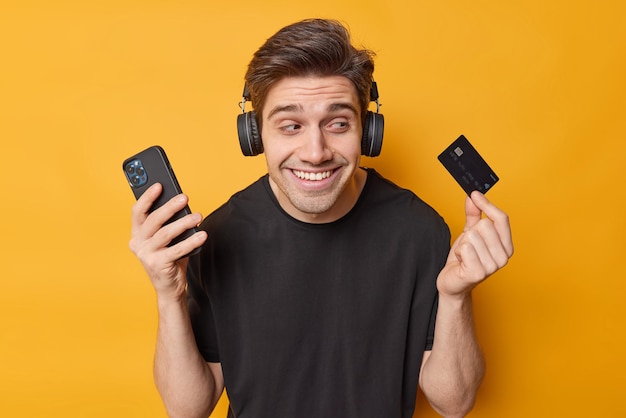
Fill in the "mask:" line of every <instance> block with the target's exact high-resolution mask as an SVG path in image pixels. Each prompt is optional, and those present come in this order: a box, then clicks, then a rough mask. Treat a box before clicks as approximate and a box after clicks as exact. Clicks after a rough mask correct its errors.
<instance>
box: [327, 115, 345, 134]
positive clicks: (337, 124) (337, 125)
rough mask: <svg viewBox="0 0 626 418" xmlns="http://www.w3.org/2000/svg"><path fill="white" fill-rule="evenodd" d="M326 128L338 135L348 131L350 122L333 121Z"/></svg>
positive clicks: (342, 120)
mask: <svg viewBox="0 0 626 418" xmlns="http://www.w3.org/2000/svg"><path fill="white" fill-rule="evenodd" d="M327 126H328V129H329V130H330V131H332V132H337V133H340V132H345V131H347V130H349V129H350V122H349V121H348V120H347V119H343V118H341V119H333V120H332V121H331V122H330V123H329V124H328V125H327Z"/></svg>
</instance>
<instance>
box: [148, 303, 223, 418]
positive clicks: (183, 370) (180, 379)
mask: <svg viewBox="0 0 626 418" xmlns="http://www.w3.org/2000/svg"><path fill="white" fill-rule="evenodd" d="M158 308H159V328H158V335H157V345H156V352H155V362H154V377H155V383H156V386H157V388H158V390H159V393H160V394H161V397H162V399H163V402H164V404H165V407H166V409H167V411H168V415H169V416H171V417H207V416H208V415H209V414H210V412H211V411H212V409H213V408H214V407H215V404H216V403H217V401H218V399H219V397H220V395H221V392H222V389H223V382H222V381H221V372H220V373H217V376H216V375H215V371H216V370H211V368H210V367H209V365H208V364H207V363H206V362H205V360H204V359H203V358H202V356H201V355H200V353H199V351H198V348H197V346H196V342H195V338H194V335H193V331H192V328H191V322H190V320H189V314H188V311H187V305H186V301H185V300H184V298H183V299H182V300H180V301H163V300H159V301H158ZM217 367H218V368H219V365H217Z"/></svg>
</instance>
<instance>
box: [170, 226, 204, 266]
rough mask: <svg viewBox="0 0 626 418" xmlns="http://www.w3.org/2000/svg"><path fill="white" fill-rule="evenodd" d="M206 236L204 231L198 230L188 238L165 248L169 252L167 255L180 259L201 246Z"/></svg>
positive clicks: (173, 258)
mask: <svg viewBox="0 0 626 418" xmlns="http://www.w3.org/2000/svg"><path fill="white" fill-rule="evenodd" d="M207 238H208V234H207V233H206V231H198V232H196V233H195V234H193V235H192V236H190V237H189V238H187V239H184V240H183V241H181V242H179V243H177V244H176V245H172V246H171V247H169V248H168V250H167V251H168V252H169V255H168V256H169V257H171V259H172V260H180V259H181V258H183V257H185V258H186V256H187V255H189V253H191V252H192V251H193V250H195V249H196V248H198V247H201V246H202V244H204V243H205V241H206V240H207Z"/></svg>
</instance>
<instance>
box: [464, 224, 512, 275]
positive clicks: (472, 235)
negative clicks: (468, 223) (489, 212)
mask: <svg viewBox="0 0 626 418" xmlns="http://www.w3.org/2000/svg"><path fill="white" fill-rule="evenodd" d="M464 240H465V241H466V242H468V243H469V244H470V245H471V246H472V247H473V249H474V251H475V252H476V254H477V256H478V258H479V260H480V263H481V264H482V266H483V269H484V271H485V273H486V274H487V275H490V274H493V273H495V272H496V271H497V270H498V269H500V268H502V267H504V266H505V265H506V264H507V263H508V261H509V257H508V255H507V254H506V250H505V248H504V246H503V244H502V242H501V241H500V236H499V235H498V233H497V231H496V230H495V228H494V226H493V224H492V223H491V221H489V220H488V219H483V220H482V221H481V222H480V223H479V224H477V225H476V226H475V227H474V228H472V229H471V230H470V231H468V232H467V233H465V234H464Z"/></svg>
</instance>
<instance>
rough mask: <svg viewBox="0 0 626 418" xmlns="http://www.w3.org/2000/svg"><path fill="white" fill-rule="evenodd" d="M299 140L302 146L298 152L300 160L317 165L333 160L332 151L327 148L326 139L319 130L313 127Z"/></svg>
mask: <svg viewBox="0 0 626 418" xmlns="http://www.w3.org/2000/svg"><path fill="white" fill-rule="evenodd" d="M301 139H302V144H301V146H300V147H299V150H298V157H299V158H300V160H302V161H306V162H308V163H311V164H315V165H317V164H321V163H323V162H326V161H329V160H332V159H333V150H332V149H331V148H330V147H329V146H328V141H327V138H326V137H325V135H324V131H323V130H322V129H321V128H319V127H315V128H312V129H309V130H307V132H306V134H305V135H302V137H301Z"/></svg>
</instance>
